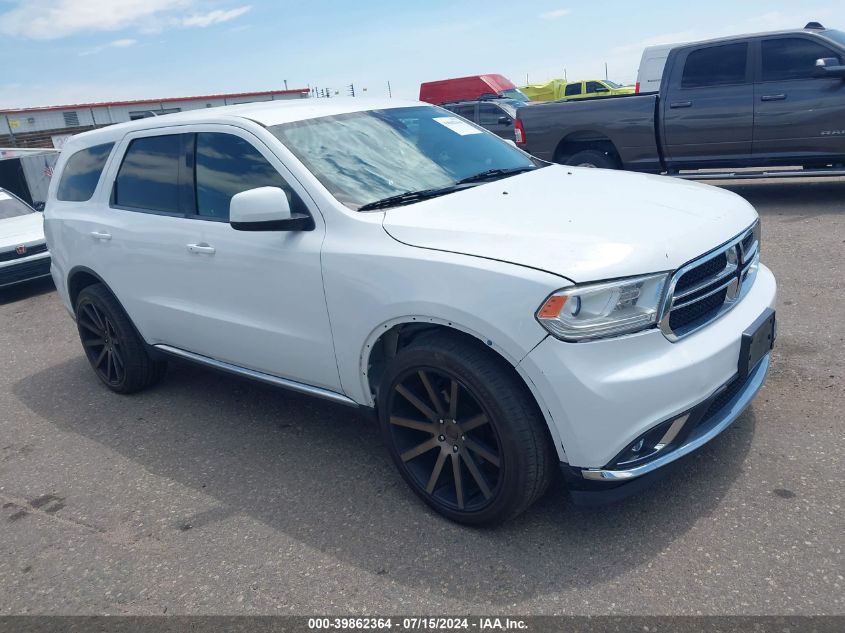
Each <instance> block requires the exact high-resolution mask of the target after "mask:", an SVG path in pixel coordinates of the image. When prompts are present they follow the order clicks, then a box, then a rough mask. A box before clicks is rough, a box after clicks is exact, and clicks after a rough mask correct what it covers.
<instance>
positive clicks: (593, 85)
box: [587, 81, 607, 92]
mask: <svg viewBox="0 0 845 633" xmlns="http://www.w3.org/2000/svg"><path fill="white" fill-rule="evenodd" d="M587 92H607V88H606V87H605V85H604V84H600V83H599V82H597V81H588V82H587Z"/></svg>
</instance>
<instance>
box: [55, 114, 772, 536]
mask: <svg viewBox="0 0 845 633" xmlns="http://www.w3.org/2000/svg"><path fill="white" fill-rule="evenodd" d="M596 191H613V192H615V193H617V194H620V195H616V196H612V197H607V198H606V199H603V198H601V197H598V198H597V197H596V195H595V192H596ZM622 194H624V195H622ZM605 200H606V201H605ZM45 216H46V231H47V241H48V243H49V245H50V250H51V251H52V253H53V277H54V279H55V282H56V285H57V287H58V290H59V293H60V295H61V297H62V299H63V300H64V303H65V305H66V306H67V309H68V310H69V311H70V313H71V314H72V315H73V316H74V318H75V319H76V322H77V325H78V329H79V335H80V337H81V340H82V345H83V348H84V350H85V353H86V354H87V357H88V359H89V360H90V362H91V365H92V366H93V367H94V369H95V371H96V374H97V376H98V377H99V378H100V380H101V381H102V382H103V383H104V384H105V385H106V386H108V387H109V388H110V389H112V390H114V391H117V392H121V393H129V392H134V391H138V390H140V389H143V388H144V387H147V386H149V385H151V384H152V383H153V382H155V381H156V380H157V379H158V378H159V377H160V376H161V374H162V371H163V367H164V361H165V359H166V358H167V357H169V356H177V357H180V358H183V359H190V360H192V361H196V362H197V363H202V364H204V365H206V366H209V367H212V368H216V369H219V370H223V371H228V372H232V373H234V374H238V375H241V376H247V377H250V378H254V379H256V380H261V381H264V382H268V383H271V384H274V385H279V386H281V387H287V388H290V389H294V390H297V391H300V392H305V393H308V394H312V395H314V396H320V397H323V398H328V399H329V400H332V401H334V402H339V403H343V404H346V405H350V406H353V407H363V408H367V409H373V410H374V411H376V412H377V414H378V418H379V420H380V424H381V427H382V430H383V436H384V440H385V443H386V445H387V449H388V450H389V451H390V453H391V454H392V456H393V459H394V461H395V463H396V465H397V467H398V469H399V471H400V473H401V474H402V476H403V477H404V478H405V480H406V481H407V482H408V484H410V486H411V488H412V489H413V490H414V491H415V492H416V493H417V494H418V495H419V496H420V497H422V499H424V500H425V501H426V502H427V503H428V504H430V505H431V506H432V507H434V508H435V509H436V510H437V511H438V512H440V513H442V514H444V515H446V516H447V517H449V518H451V519H454V520H457V521H461V522H465V523H473V524H481V523H492V522H497V521H502V520H504V519H507V518H509V517H512V516H514V515H516V514H517V513H519V512H521V511H522V510H524V509H525V508H527V507H528V506H529V505H530V504H531V503H532V502H533V501H534V500H536V499H537V498H538V497H539V496H540V495H542V494H543V492H544V491H545V490H546V488H547V487H548V485H549V483H550V482H551V481H552V479H553V477H554V475H555V473H556V472H557V471H558V467H559V466H560V468H561V469H562V470H563V472H564V474H565V476H566V478H567V480H568V481H569V485H570V486H571V488H572V489H573V490H576V491H584V490H587V491H588V492H589V490H588V489H592V488H598V489H601V490H611V491H612V492H618V490H615V489H617V488H618V487H619V486H620V484H623V483H626V482H631V481H634V480H637V479H638V478H640V477H642V476H643V475H646V474H647V473H651V472H653V471H656V470H657V469H659V468H660V467H662V466H664V465H666V464H668V463H670V462H673V461H674V460H677V459H678V458H680V457H682V456H683V455H686V454H687V453H690V452H691V451H693V450H694V449H696V448H698V447H699V446H701V445H702V444H704V443H705V442H707V441H708V440H710V439H712V438H713V437H714V436H715V435H717V434H718V433H719V432H720V431H722V430H723V429H724V428H725V427H727V426H728V425H729V424H730V423H731V422H732V421H733V420H734V419H735V418H736V417H737V416H738V415H739V414H740V412H742V410H743V409H744V408H745V407H746V406H747V405H748V404H749V402H750V401H751V399H752V398H753V396H754V395H755V393H756V392H757V390H758V389H759V388H760V386H761V384H762V382H763V378H764V376H765V374H766V371H767V368H768V366H769V350H770V349H771V347H772V344H773V339H774V312H773V307H774V304H775V280H774V277H773V276H772V274H771V272H770V271H769V270H768V269H767V268H766V267H765V266H762V265H761V264H760V263H759V225H758V219H757V214H756V212H755V211H754V209H753V208H752V207H751V206H750V205H749V204H748V203H747V202H745V201H744V200H743V199H742V198H740V197H739V196H736V195H734V194H732V193H729V192H726V191H724V190H720V189H716V188H712V187H708V186H705V185H699V184H693V183H689V182H684V181H679V180H674V179H668V178H663V177H657V176H643V175H636V174H630V173H613V172H609V171H604V170H597V169H578V168H572V167H564V166H560V165H548V164H545V163H543V162H541V161H538V160H536V159H533V158H531V157H530V156H528V155H527V154H525V153H524V152H522V151H520V150H518V149H517V148H516V147H514V146H513V145H512V144H509V143H508V142H506V141H504V140H503V139H500V138H498V137H496V136H495V135H493V134H490V133H488V132H487V131H485V130H483V129H482V128H479V127H477V126H475V125H473V124H471V123H469V122H467V121H465V120H464V119H461V118H458V117H455V116H454V115H453V114H452V113H450V112H447V111H445V110H443V109H440V108H438V107H434V106H431V105H427V104H423V103H418V102H402V101H397V100H389V99H384V100H365V99H350V100H342V99H325V100H305V101H299V102H289V103H275V102H274V103H263V104H245V105H238V106H232V107H226V108H215V109H212V110H207V111H205V110H203V111H194V112H185V113H180V114H175V115H168V116H162V117H156V118H149V119H143V120H140V121H135V122H132V123H128V124H121V125H114V126H110V127H106V128H102V129H99V130H95V131H91V132H86V133H84V134H79V135H77V136H74V137H73V139H71V140H70V141H69V142H68V144H67V146H66V147H65V149H64V151H63V153H62V156H61V158H60V159H59V162H58V164H57V170H56V177H55V178H54V179H53V183H52V185H51V188H50V192H49V200H48V203H47V209H46V212H45ZM701 494H707V492H706V491H702V493H701Z"/></svg>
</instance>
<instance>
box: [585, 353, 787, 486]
mask: <svg viewBox="0 0 845 633" xmlns="http://www.w3.org/2000/svg"><path fill="white" fill-rule="evenodd" d="M770 356H771V355H770V354H767V355H766V356H764V357H763V359H762V360H761V361H760V363H759V364H758V365H757V367H755V368H754V370H753V371H751V372H750V373H749V374H748V376H747V377H745V378H740V377H739V376H735V377H734V378H732V379H731V380H730V381H728V382H727V383H726V384H724V385H722V387H720V388H719V389H718V390H716V392H715V393H713V394H711V396H710V397H709V398H708V399H707V400H705V401H704V402H701V403H700V404H698V405H697V406H695V407H693V408H692V409H691V410H690V412H689V418H687V421H686V424H685V425H684V426H685V427H690V430H689V434H688V435H687V436H686V437H685V438H684V440H683V442H681V443H679V444H678V446H677V447H675V448H674V449H671V450H669V451H667V452H666V453H661V454H658V455H657V456H656V457H654V459H652V460H650V461H648V462H646V463H644V464H640V465H639V466H634V467H632V468H624V469H613V470H609V469H607V470H606V469H603V468H585V469H583V470H582V471H581V476H582V477H583V478H584V479H590V480H593V481H612V482H620V481H627V480H629V479H633V478H635V477H641V476H643V475H646V474H648V473H650V472H653V471H655V470H657V469H658V468H662V467H663V466H666V465H668V464H670V463H671V462H674V461H675V460H677V459H680V458H681V457H683V456H684V455H689V454H690V453H692V452H693V451H694V450H696V449H698V448H701V447H702V446H704V445H705V444H706V443H707V442H709V441H710V440H712V439H713V438H714V437H716V436H717V435H718V434H719V433H721V432H722V431H724V430H725V429H726V428H728V427H729V426H730V425H731V423H732V422H733V421H734V420H736V419H737V418H738V417H739V416H740V415H741V414H742V412H743V411H745V409H746V408H747V407H748V405H749V404H751V401H752V400H753V399H754V396H756V395H757V392H758V391H760V387H762V386H763V380H764V379H765V378H766V374H767V373H768V371H769V362H770ZM737 383H739V384H737Z"/></svg>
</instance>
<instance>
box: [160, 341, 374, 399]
mask: <svg viewBox="0 0 845 633" xmlns="http://www.w3.org/2000/svg"><path fill="white" fill-rule="evenodd" d="M153 347H154V348H155V349H157V350H159V351H162V352H165V353H167V354H172V355H173V356H178V357H180V358H185V359H187V360H190V361H193V362H195V363H200V364H202V365H207V366H208V367H213V368H214V369H219V370H221V371H225V372H227V373H230V374H236V375H238V376H244V377H245V378H251V379H252V380H258V381H260V382H265V383H267V384H270V385H275V386H276V387H282V388H284V389H290V390H291V391H297V392H299V393H304V394H308V395H309V396H314V397H316V398H323V399H324V400H331V401H333V402H338V403H340V404H345V405H347V406H351V407H357V406H358V403H357V402H355V401H354V400H352V399H351V398H348V397H346V396H344V395H343V394H340V393H336V392H334V391H330V390H328V389H323V388H321V387H313V386H311V385H306V384H304V383H301V382H296V381H294V380H288V379H287V378H279V377H278V376H273V375H272V374H265V373H264V372H260V371H256V370H254V369H247V368H246V367H240V366H238V365H233V364H231V363H226V362H223V361H222V360H216V359H214V358H209V357H208V356H203V355H202V354H194V353H193V352H187V351H185V350H183V349H179V348H178V347H172V346H170V345H161V344H159V345H153Z"/></svg>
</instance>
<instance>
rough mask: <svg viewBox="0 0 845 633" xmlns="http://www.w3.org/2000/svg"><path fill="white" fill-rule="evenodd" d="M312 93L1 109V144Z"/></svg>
mask: <svg viewBox="0 0 845 633" xmlns="http://www.w3.org/2000/svg"><path fill="white" fill-rule="evenodd" d="M309 94H310V90H309V89H308V88H294V89H292V90H268V91H265V92H241V93H234V94H218V95H204V96H199V97H169V98H166V99H141V100H138V101H111V102H105V103H78V104H74V105H57V106H40V107H36V108H14V109H0V147H3V148H10V147H56V148H61V146H62V145H63V144H64V141H65V140H66V139H67V138H68V137H69V136H71V135H73V134H78V133H79V132H84V131H86V130H91V129H94V128H98V127H103V126H105V125H111V124H112V123H122V122H124V121H131V120H133V119H140V118H144V117H148V116H156V115H161V114H170V113H172V112H181V111H183V110H194V109H197V108H213V107H215V106H223V105H233V104H236V103H249V102H253V101H274V100H277V99H304V98H307V97H308V95H309Z"/></svg>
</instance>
